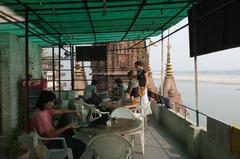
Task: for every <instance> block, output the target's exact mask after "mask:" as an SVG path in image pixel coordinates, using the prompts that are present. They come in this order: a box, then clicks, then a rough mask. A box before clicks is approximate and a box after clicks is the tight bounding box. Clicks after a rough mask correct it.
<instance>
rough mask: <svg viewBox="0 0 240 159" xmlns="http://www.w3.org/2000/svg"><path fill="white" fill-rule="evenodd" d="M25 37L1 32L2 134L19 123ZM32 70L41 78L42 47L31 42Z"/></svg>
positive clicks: (0, 98) (34, 75) (35, 75)
mask: <svg viewBox="0 0 240 159" xmlns="http://www.w3.org/2000/svg"><path fill="white" fill-rule="evenodd" d="M24 47H25V44H24V39H23V38H22V39H20V38H18V37H17V36H15V35H13V34H9V33H3V34H0V50H1V51H0V74H1V78H0V94H1V96H0V109H1V111H0V113H1V119H0V122H1V124H0V126H1V133H2V134H9V133H10V132H11V129H12V128H14V127H16V125H17V123H18V117H19V113H18V110H19V108H20V106H21V102H20V97H21V81H22V80H23V79H24V78H25V51H24V50H25V49H24ZM29 57H30V59H31V62H32V63H31V64H30V68H33V69H31V70H30V72H31V73H32V75H33V78H40V77H41V75H42V71H41V70H42V69H41V48H40V47H38V46H37V45H36V44H33V43H31V42H30V43H29Z"/></svg>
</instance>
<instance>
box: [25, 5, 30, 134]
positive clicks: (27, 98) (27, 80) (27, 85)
mask: <svg viewBox="0 0 240 159" xmlns="http://www.w3.org/2000/svg"><path fill="white" fill-rule="evenodd" d="M28 29H29V26H28V10H27V9H26V10H25V79H26V89H25V90H26V107H27V109H26V110H27V131H28V132H30V127H29V123H30V119H29V117H30V116H29V114H30V112H29V111H30V109H29V80H30V79H29V50H28Z"/></svg>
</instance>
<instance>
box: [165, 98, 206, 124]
mask: <svg viewBox="0 0 240 159" xmlns="http://www.w3.org/2000/svg"><path fill="white" fill-rule="evenodd" d="M160 99H161V100H160V103H161V104H164V105H165V106H166V107H167V108H169V109H171V110H173V111H174V112H175V113H176V114H180V115H182V116H184V119H185V120H188V121H190V122H194V123H195V125H196V126H203V127H206V126H207V117H208V115H207V114H205V113H202V112H200V111H198V110H195V109H193V108H191V107H188V106H186V105H183V104H180V103H177V102H175V101H173V100H170V99H169V98H166V97H163V96H160Z"/></svg>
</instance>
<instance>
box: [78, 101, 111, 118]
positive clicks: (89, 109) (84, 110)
mask: <svg viewBox="0 0 240 159" xmlns="http://www.w3.org/2000/svg"><path fill="white" fill-rule="evenodd" d="M74 105H75V107H76V110H77V111H79V112H80V113H81V115H82V118H83V121H87V116H88V115H90V120H91V121H94V120H96V119H98V118H100V117H101V116H102V115H104V114H108V115H109V112H102V111H100V110H99V109H96V108H95V105H93V104H88V103H86V102H84V101H83V100H82V99H80V100H79V101H77V102H75V103H74Z"/></svg>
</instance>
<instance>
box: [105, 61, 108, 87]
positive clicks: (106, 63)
mask: <svg viewBox="0 0 240 159" xmlns="http://www.w3.org/2000/svg"><path fill="white" fill-rule="evenodd" d="M105 65H106V67H105V68H106V90H108V58H106V62H105Z"/></svg>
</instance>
